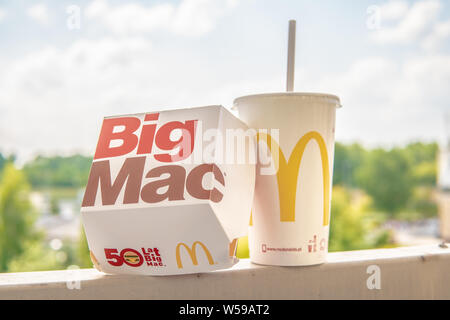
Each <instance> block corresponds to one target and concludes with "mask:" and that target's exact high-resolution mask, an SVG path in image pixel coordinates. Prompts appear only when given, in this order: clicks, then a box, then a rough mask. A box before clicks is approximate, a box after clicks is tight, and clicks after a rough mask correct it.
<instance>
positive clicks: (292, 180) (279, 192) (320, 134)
mask: <svg viewBox="0 0 450 320" xmlns="http://www.w3.org/2000/svg"><path fill="white" fill-rule="evenodd" d="M339 106H340V101H339V98H338V97H336V96H333V95H328V94H312V93H274V94H259V95H251V96H244V97H240V98H237V99H236V100H235V101H234V107H235V108H236V109H237V110H238V112H239V117H240V118H241V119H242V120H244V121H245V122H246V123H247V124H248V125H249V126H250V127H251V128H254V129H257V130H258V132H259V133H258V159H259V162H258V166H257V170H256V187H255V198H254V203H253V209H252V216H251V219H250V227H249V233H248V236H249V239H248V241H249V250H250V259H251V261H252V262H255V263H259V264H266V265H279V266H307V265H315V264H320V263H323V262H325V259H326V254H327V251H328V234H329V223H330V205H331V187H332V175H333V158H334V131H335V115H336V108H337V107H339ZM263 160H264V161H263Z"/></svg>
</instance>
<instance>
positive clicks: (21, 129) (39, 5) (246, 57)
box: [0, 0, 450, 159]
mask: <svg viewBox="0 0 450 320" xmlns="http://www.w3.org/2000/svg"><path fill="white" fill-rule="evenodd" d="M70 6H76V7H75V9H79V10H80V15H79V17H80V25H79V26H80V28H79V29H78V28H75V29H73V28H72V29H70V28H69V27H68V26H67V22H68V19H69V21H72V22H73V21H76V20H77V19H75V20H73V19H74V17H75V18H76V17H77V15H76V14H75V15H74V13H73V11H71V12H69V13H68V12H67V10H68V8H70ZM72 8H73V7H72ZM289 19H296V20H297V56H296V58H297V60H296V85H295V89H296V91H316V92H326V93H334V94H337V95H339V96H340V98H341V100H342V103H343V105H344V108H342V109H340V110H338V115H337V128H336V138H337V140H339V141H343V142H352V141H358V142H361V143H363V144H365V145H368V146H377V145H383V146H391V145H395V144H404V143H407V142H410V141H414V140H422V141H431V140H439V139H442V138H443V136H444V120H443V119H444V116H445V114H446V113H448V112H450V106H449V98H450V93H449V90H448V88H449V87H450V41H449V40H450V3H449V2H448V1H444V0H417V1H406V0H383V1H376V0H372V1H361V0H358V1H350V0H341V1H336V0H320V1H306V0H305V1H300V0H296V1H295V0H284V1H261V0H258V1H257V0H223V1H219V0H178V1H127V2H124V1H113V0H109V1H108V0H94V1H24V0H15V1H0V40H1V41H0V68H1V70H2V73H1V74H0V114H1V117H0V151H3V152H6V153H9V152H14V153H17V154H19V156H20V157H21V158H23V159H27V158H29V157H30V156H33V155H35V154H37V153H49V154H54V153H62V154H65V153H71V152H78V151H79V152H83V153H88V154H89V153H92V152H93V149H94V147H95V144H96V140H97V135H98V130H99V126H100V124H101V118H102V117H103V116H106V115H111V114H125V113H132V112H144V111H154V110H161V109H168V108H178V107H190V106H202V105H210V104H222V105H224V106H225V107H227V108H230V107H231V105H232V101H233V99H234V98H236V97H238V96H240V95H245V94H249V93H259V92H277V91H283V90H284V88H285V83H284V81H285V68H286V47H287V44H286V41H287V24H288V20H289Z"/></svg>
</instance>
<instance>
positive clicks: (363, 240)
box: [328, 186, 390, 251]
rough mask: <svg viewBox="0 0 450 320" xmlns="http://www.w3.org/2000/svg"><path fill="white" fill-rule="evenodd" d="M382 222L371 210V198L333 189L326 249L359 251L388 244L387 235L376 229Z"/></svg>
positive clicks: (337, 187)
mask: <svg viewBox="0 0 450 320" xmlns="http://www.w3.org/2000/svg"><path fill="white" fill-rule="evenodd" d="M382 221H383V217H382V216H380V215H379V214H378V213H377V212H375V211H374V210H373V209H372V199H371V198H370V197H369V196H368V195H366V194H364V193H362V192H350V191H349V190H348V189H346V188H344V187H340V186H336V187H334V188H333V198H332V204H331V219H330V241H329V246H328V250H329V251H347V250H362V249H369V248H379V247H384V246H387V245H389V243H390V234H389V232H388V231H385V230H381V229H380V228H379V227H380V224H381V222H382Z"/></svg>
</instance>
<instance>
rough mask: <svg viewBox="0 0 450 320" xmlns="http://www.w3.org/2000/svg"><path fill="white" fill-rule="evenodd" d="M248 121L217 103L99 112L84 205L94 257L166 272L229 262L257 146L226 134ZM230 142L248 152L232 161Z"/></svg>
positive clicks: (243, 227)
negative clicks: (103, 114)
mask: <svg viewBox="0 0 450 320" xmlns="http://www.w3.org/2000/svg"><path fill="white" fill-rule="evenodd" d="M247 129H248V128H247V126H246V125H245V124H244V123H243V122H241V121H240V120H238V119H237V118H236V117H234V116H233V115H232V114H231V113H230V112H229V111H227V110H226V109H225V108H223V107H221V106H210V107H200V108H191V109H180V110H172V111H162V112H151V113H141V114H134V115H124V116H115V117H107V118H105V119H104V122H103V126H102V130H101V133H100V137H99V142H98V145H97V149H96V153H95V156H94V161H93V164H92V168H91V173H90V176H89V181H88V184H87V187H86V192H85V195H84V199H83V204H82V209H81V212H82V220H83V225H84V228H85V231H86V236H87V239H88V243H89V248H90V250H91V256H92V255H93V261H94V264H95V265H96V267H97V268H98V269H100V270H101V271H103V272H106V273H122V274H144V275H170V274H185V273H197V272H205V271H211V270H217V269H224V268H229V267H231V266H232V265H234V264H235V263H236V262H237V258H236V257H235V250H236V240H237V238H239V237H241V236H244V235H246V233H247V227H248V222H249V218H250V211H251V205H252V201H253V192H254V183H255V165H254V161H252V159H254V158H252V156H254V155H255V154H254V153H255V151H254V147H253V146H252V144H254V137H250V138H249V137H244V139H249V140H247V142H250V143H244V144H242V143H241V144H240V143H239V142H238V141H237V139H242V136H241V138H237V139H235V138H234V137H232V135H233V134H235V133H236V132H237V133H242V132H245V131H246V130H247ZM227 134H230V136H227ZM231 141H234V143H232V142H231ZM241 142H242V141H241ZM230 143H232V144H231V149H230ZM233 145H234V148H233ZM238 146H240V147H242V146H243V148H244V151H242V150H237V148H238ZM227 148H228V149H227ZM180 150H184V151H180ZM229 150H234V151H235V152H241V154H242V152H244V153H245V154H246V155H245V156H246V157H247V158H245V161H244V162H243V163H242V161H241V163H240V164H239V163H237V161H230V160H232V159H235V160H236V159H238V156H236V158H234V157H232V156H230V151H229ZM208 156H209V158H211V159H209V158H208ZM249 156H250V157H249ZM227 157H228V159H227ZM248 157H249V158H248ZM227 160H228V161H227Z"/></svg>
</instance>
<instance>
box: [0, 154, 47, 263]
mask: <svg viewBox="0 0 450 320" xmlns="http://www.w3.org/2000/svg"><path fill="white" fill-rule="evenodd" d="M34 220H35V213H34V211H33V208H32V206H31V203H30V200H29V184H28V182H27V180H26V177H25V175H24V174H23V172H22V171H20V170H18V169H16V168H15V167H14V165H13V164H12V163H11V162H8V163H7V164H6V165H5V167H4V169H3V174H2V177H1V179H0V272H4V271H6V270H7V267H8V262H9V261H10V260H12V259H14V258H15V257H17V256H19V255H21V254H22V253H23V252H24V250H25V247H26V243H28V242H29V241H31V240H36V239H38V237H39V235H38V234H37V233H36V232H35V230H34V227H33V223H34Z"/></svg>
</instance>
